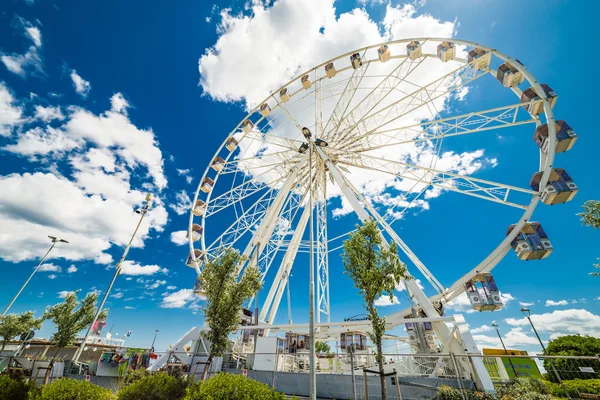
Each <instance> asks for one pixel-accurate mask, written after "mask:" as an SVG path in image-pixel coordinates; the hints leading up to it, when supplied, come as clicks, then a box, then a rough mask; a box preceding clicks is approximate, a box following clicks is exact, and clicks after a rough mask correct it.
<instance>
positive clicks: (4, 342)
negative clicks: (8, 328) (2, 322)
mask: <svg viewBox="0 0 600 400" xmlns="http://www.w3.org/2000/svg"><path fill="white" fill-rule="evenodd" d="M5 346H6V339H4V340H3V341H2V348H1V349H0V351H4V347H5Z"/></svg>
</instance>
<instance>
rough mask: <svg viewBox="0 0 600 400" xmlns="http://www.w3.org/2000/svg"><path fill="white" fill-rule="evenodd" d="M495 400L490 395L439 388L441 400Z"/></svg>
mask: <svg viewBox="0 0 600 400" xmlns="http://www.w3.org/2000/svg"><path fill="white" fill-rule="evenodd" d="M463 395H464V398H465V399H467V400H495V397H494V396H492V395H491V394H489V393H485V392H479V391H476V390H469V389H456V388H453V387H451V386H440V387H439V388H438V398H439V400H463Z"/></svg>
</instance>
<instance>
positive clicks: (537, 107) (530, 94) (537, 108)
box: [521, 83, 558, 115]
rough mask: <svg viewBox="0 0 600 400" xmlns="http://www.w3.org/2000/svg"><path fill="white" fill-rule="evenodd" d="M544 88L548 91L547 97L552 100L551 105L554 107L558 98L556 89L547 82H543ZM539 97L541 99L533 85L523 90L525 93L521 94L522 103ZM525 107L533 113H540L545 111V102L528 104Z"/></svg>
mask: <svg viewBox="0 0 600 400" xmlns="http://www.w3.org/2000/svg"><path fill="white" fill-rule="evenodd" d="M542 89H544V92H545V93H546V97H547V98H548V101H549V102H550V107H551V108H554V105H555V104H556V99H558V95H557V94H556V93H555V92H554V90H552V88H551V87H550V86H548V85H546V84H545V83H542ZM539 99H541V97H540V96H538V94H537V93H536V92H535V89H534V88H532V87H530V88H529V89H527V90H525V91H523V94H522V95H521V103H528V102H530V101H535V100H539ZM525 109H526V110H527V111H528V112H529V114H531V115H539V114H540V113H542V112H543V111H544V103H534V104H527V105H526V106H525Z"/></svg>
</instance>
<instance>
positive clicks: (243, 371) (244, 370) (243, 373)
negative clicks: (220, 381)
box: [242, 368, 248, 376]
mask: <svg viewBox="0 0 600 400" xmlns="http://www.w3.org/2000/svg"><path fill="white" fill-rule="evenodd" d="M242 375H244V376H248V370H247V369H245V368H244V369H243V370H242Z"/></svg>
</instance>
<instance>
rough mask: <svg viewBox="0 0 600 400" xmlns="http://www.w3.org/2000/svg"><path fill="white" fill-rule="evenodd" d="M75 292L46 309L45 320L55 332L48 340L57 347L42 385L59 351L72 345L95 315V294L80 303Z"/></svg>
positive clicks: (104, 315) (102, 316)
mask: <svg viewBox="0 0 600 400" xmlns="http://www.w3.org/2000/svg"><path fill="white" fill-rule="evenodd" d="M78 292H79V291H77V292H74V293H69V294H68V295H67V297H65V301H64V302H62V303H58V304H55V305H53V306H51V307H48V308H47V309H46V312H45V314H44V318H45V319H49V320H51V321H52V322H53V323H54V325H55V326H56V332H55V333H54V334H53V335H52V337H51V338H50V340H51V341H52V342H53V343H54V345H55V346H56V347H57V349H56V352H55V353H54V355H53V356H52V359H51V360H50V365H49V366H48V370H46V375H45V378H44V383H48V379H49V377H50V371H52V367H53V365H54V360H55V359H56V356H57V355H58V353H59V352H60V350H61V349H63V348H65V347H67V346H68V345H70V344H72V343H73V342H74V341H75V338H76V337H77V334H78V333H79V332H80V331H82V330H83V329H86V328H87V327H89V326H90V324H91V323H92V321H93V320H94V314H95V313H96V299H97V298H98V295H97V294H96V293H88V294H87V296H85V298H84V299H83V300H82V301H79V300H77V293H78ZM100 317H101V318H106V311H104V312H102V314H101V315H100Z"/></svg>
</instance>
